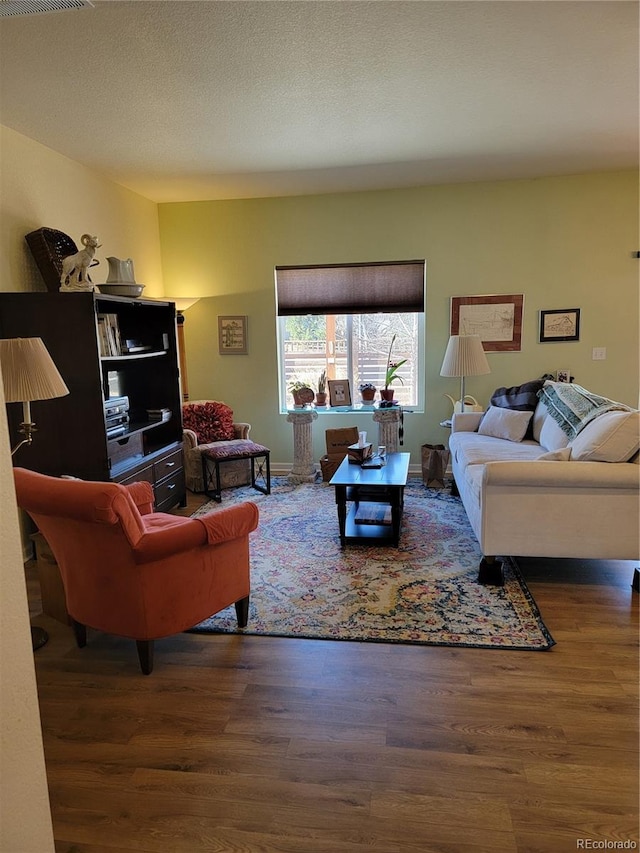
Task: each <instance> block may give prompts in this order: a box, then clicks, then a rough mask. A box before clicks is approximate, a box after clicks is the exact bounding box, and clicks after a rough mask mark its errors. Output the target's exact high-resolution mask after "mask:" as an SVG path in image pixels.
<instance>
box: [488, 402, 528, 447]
mask: <svg viewBox="0 0 640 853" xmlns="http://www.w3.org/2000/svg"><path fill="white" fill-rule="evenodd" d="M532 417H533V412H519V411H517V410H516V409H503V408H500V406H489V408H488V409H487V411H486V412H485V414H484V417H483V418H482V421H481V422H480V426H479V427H478V434H479V435H489V436H492V437H493V438H503V439H506V440H507V441H522V439H523V438H524V436H525V433H526V431H527V427H528V426H529V422H530V421H531V418H532Z"/></svg>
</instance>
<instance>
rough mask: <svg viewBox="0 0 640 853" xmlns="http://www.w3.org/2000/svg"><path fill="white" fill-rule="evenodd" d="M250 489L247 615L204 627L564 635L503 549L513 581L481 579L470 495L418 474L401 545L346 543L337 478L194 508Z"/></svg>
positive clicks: (545, 642) (322, 633)
mask: <svg viewBox="0 0 640 853" xmlns="http://www.w3.org/2000/svg"><path fill="white" fill-rule="evenodd" d="M243 500H250V501H254V502H255V503H256V504H257V505H258V507H259V510H260V523H259V527H258V529H257V530H256V531H255V532H254V533H252V534H251V536H250V552H251V603H250V609H249V624H248V626H247V627H246V628H244V629H239V628H238V624H237V620H236V614H235V608H234V607H230V608H227V609H226V610H224V611H222V612H220V613H218V614H216V615H215V616H212V617H211V618H209V619H207V620H205V621H204V622H202V623H201V624H200V625H197V626H196V627H195V628H193V629H192V631H194V632H196V633H242V634H260V635H269V636H279V637H283V636H284V637H307V638H316V639H327V640H360V641H374V642H385V643H414V644H426V645H433V646H467V647H473V648H500V649H524V650H529V651H531V650H546V649H549V648H551V646H553V645H554V640H553V639H552V637H551V635H550V634H549V632H548V630H547V628H546V627H545V625H544V623H543V622H542V620H541V618H540V614H539V612H538V609H537V607H536V604H535V601H534V600H533V598H532V596H531V594H530V593H529V590H528V589H527V586H526V584H525V582H524V580H523V579H522V577H521V576H520V572H519V570H518V567H517V564H516V563H515V561H514V560H513V559H511V558H505V561H504V570H505V585H504V587H492V586H481V585H480V584H478V582H477V581H476V576H477V572H478V564H479V562H480V559H481V554H480V551H479V548H478V544H477V542H476V539H475V537H474V535H473V532H472V530H471V527H470V525H469V522H468V520H467V516H466V513H465V511H464V508H463V506H462V503H461V502H460V500H459V499H458V498H454V497H451V496H450V495H448V494H447V493H445V492H439V491H434V490H432V489H427V488H425V487H424V486H423V485H422V482H421V481H420V480H418V479H415V480H409V483H408V485H407V487H406V489H405V506H404V516H403V521H402V532H401V536H400V545H399V547H397V548H396V547H394V546H390V545H386V546H385V545H375V546H369V545H347V547H346V548H344V549H343V548H341V547H340V537H339V534H338V517H337V511H336V504H335V495H334V489H333V488H332V487H330V486H329V485H327V484H325V483H313V484H302V485H291V484H289V483H288V482H287V480H286V478H280V477H277V478H273V480H272V493H271V495H262V494H260V493H259V492H256V491H255V490H253V489H251V488H250V487H242V488H238V489H228V490H225V491H224V492H223V499H222V504H217V503H214V502H210V503H208V504H205V505H204V506H203V507H201V508H200V509H199V510H198V511H197V512H196V513H194V516H193V517H194V518H197V517H198V516H201V515H203V514H205V513H207V512H211V511H213V512H216V511H218V510H219V509H220V508H221V507H225V506H230V505H232V504H234V503H238V502H240V501H243Z"/></svg>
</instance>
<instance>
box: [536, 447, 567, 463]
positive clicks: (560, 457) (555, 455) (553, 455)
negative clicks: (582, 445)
mask: <svg viewBox="0 0 640 853" xmlns="http://www.w3.org/2000/svg"><path fill="white" fill-rule="evenodd" d="M570 458H571V448H570V447H561V448H560V450H550V451H549V452H548V453H543V454H542V456H538V462H568V461H569V459H570Z"/></svg>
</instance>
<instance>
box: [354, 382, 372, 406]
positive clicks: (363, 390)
mask: <svg viewBox="0 0 640 853" xmlns="http://www.w3.org/2000/svg"><path fill="white" fill-rule="evenodd" d="M358 391H359V392H360V395H361V397H362V402H363V403H373V401H374V399H375V396H376V386H375V385H374V384H373V382H361V383H360V385H358Z"/></svg>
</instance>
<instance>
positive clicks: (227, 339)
mask: <svg viewBox="0 0 640 853" xmlns="http://www.w3.org/2000/svg"><path fill="white" fill-rule="evenodd" d="M218 351H219V352H220V355H247V317H246V314H238V315H236V316H235V317H220V316H219V317H218Z"/></svg>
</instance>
